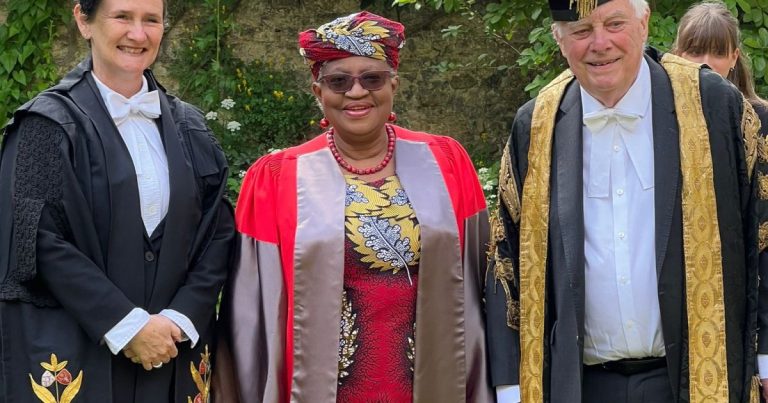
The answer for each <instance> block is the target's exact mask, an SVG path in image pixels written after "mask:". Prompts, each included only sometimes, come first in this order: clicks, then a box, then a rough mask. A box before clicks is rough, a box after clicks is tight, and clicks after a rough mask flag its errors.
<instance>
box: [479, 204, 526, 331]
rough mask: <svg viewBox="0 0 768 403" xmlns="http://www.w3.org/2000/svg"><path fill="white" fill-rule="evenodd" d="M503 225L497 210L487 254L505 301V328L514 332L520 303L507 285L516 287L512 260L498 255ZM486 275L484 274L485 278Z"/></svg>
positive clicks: (492, 217) (492, 219) (503, 236)
mask: <svg viewBox="0 0 768 403" xmlns="http://www.w3.org/2000/svg"><path fill="white" fill-rule="evenodd" d="M505 237H506V236H505V233H504V224H503V223H502V221H501V217H499V210H498V209H497V210H496V212H495V213H493V214H492V215H491V247H490V249H489V252H488V260H489V262H490V261H491V260H493V262H494V265H493V278H494V280H495V282H496V283H498V284H501V287H502V289H503V290H504V297H505V299H506V301H507V304H506V305H507V326H509V327H510V328H512V329H514V330H519V329H520V308H519V307H520V302H519V301H517V300H516V299H515V298H514V297H513V296H512V291H511V290H510V288H509V284H510V283H511V284H513V285H515V286H517V280H516V279H515V267H514V264H513V263H512V259H510V258H508V257H502V256H501V253H499V247H498V246H499V242H501V241H503V240H504V239H505ZM487 275H488V273H487V272H486V276H487Z"/></svg>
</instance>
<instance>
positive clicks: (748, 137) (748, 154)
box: [741, 98, 765, 200]
mask: <svg viewBox="0 0 768 403" xmlns="http://www.w3.org/2000/svg"><path fill="white" fill-rule="evenodd" d="M743 102H744V113H743V114H742V115H741V132H742V133H743V135H744V157H745V159H746V161H747V175H748V176H749V179H750V180H751V179H752V172H753V171H754V170H755V162H757V145H758V142H759V140H758V138H759V134H758V132H759V131H760V118H759V117H758V116H757V113H756V112H755V109H754V108H753V107H752V104H750V103H749V101H747V99H746V98H745V99H744V101H743ZM763 200H765V199H763Z"/></svg>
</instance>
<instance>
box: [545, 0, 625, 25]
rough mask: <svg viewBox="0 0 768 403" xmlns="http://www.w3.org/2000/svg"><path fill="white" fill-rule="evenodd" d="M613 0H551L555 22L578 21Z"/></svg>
mask: <svg viewBox="0 0 768 403" xmlns="http://www.w3.org/2000/svg"><path fill="white" fill-rule="evenodd" d="M609 1H611V0H549V9H550V10H551V11H552V20H553V21H578V20H579V19H581V18H584V17H586V16H588V15H589V14H590V13H591V12H592V10H594V9H595V8H596V7H597V6H599V5H601V4H603V3H607V2H609Z"/></svg>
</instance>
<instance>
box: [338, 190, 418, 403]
mask: <svg viewBox="0 0 768 403" xmlns="http://www.w3.org/2000/svg"><path fill="white" fill-rule="evenodd" d="M345 180H346V196H345V200H344V205H345V210H344V212H345V223H344V224H345V225H344V226H345V236H346V237H345V245H344V246H345V252H344V255H345V256H344V291H343V294H342V314H341V323H340V337H339V386H338V395H337V401H338V402H382V403H384V402H386V403H395V402H411V401H412V400H413V368H414V362H413V360H414V357H415V351H414V347H415V342H414V340H415V337H414V331H415V323H416V290H417V281H418V272H417V271H418V266H419V253H420V251H419V249H420V247H419V224H418V221H417V220H416V214H415V213H414V211H413V207H412V206H411V204H410V202H409V200H408V196H407V195H406V194H405V191H404V190H403V187H402V186H401V185H400V181H398V179H397V176H390V177H388V178H384V179H381V180H378V181H375V182H372V183H366V182H363V181H361V180H359V179H357V178H355V177H351V176H346V177H345Z"/></svg>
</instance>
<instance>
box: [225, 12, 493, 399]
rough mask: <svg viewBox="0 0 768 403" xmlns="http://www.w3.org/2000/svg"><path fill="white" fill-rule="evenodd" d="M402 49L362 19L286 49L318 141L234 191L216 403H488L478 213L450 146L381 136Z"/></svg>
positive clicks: (482, 214) (396, 27) (331, 26)
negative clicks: (315, 112)
mask: <svg viewBox="0 0 768 403" xmlns="http://www.w3.org/2000/svg"><path fill="white" fill-rule="evenodd" d="M404 39H405V36H404V33H403V26H402V25H401V24H400V23H398V22H395V21H391V20H388V19H386V18H383V17H380V16H378V15H374V14H371V13H368V12H359V13H355V14H351V15H348V16H345V17H341V18H337V19H335V20H333V21H332V22H330V23H327V24H324V25H322V26H320V27H319V28H317V29H311V30H308V31H305V32H302V33H301V34H300V35H299V46H300V48H301V54H302V55H303V56H304V57H305V58H306V60H307V61H308V62H309V66H310V68H311V72H312V77H313V82H312V92H313V93H314V94H315V96H316V97H317V100H318V102H319V103H320V105H321V106H322V110H323V113H324V114H325V118H323V120H322V125H323V126H324V127H326V128H327V129H328V130H327V131H326V132H325V133H323V134H321V135H319V136H318V137H316V138H314V139H312V140H310V141H308V142H306V143H304V144H302V145H299V146H297V147H293V148H289V149H287V150H283V151H280V152H277V153H274V154H270V155H266V156H264V157H262V158H260V159H259V160H258V161H257V162H256V163H255V164H254V165H253V166H252V167H251V168H250V169H249V170H248V173H247V175H246V177H245V180H244V183H243V188H242V192H241V194H240V199H239V200H238V203H237V211H236V220H237V227H238V229H239V231H241V232H242V235H243V243H242V256H241V259H240V265H239V268H238V269H237V271H236V274H235V275H234V277H233V279H232V282H231V283H230V285H229V286H228V287H227V292H226V293H225V297H224V300H223V303H222V313H221V316H222V324H223V325H225V329H224V332H225V333H224V334H223V335H222V340H223V341H224V342H225V344H228V346H229V348H230V349H231V356H230V357H229V358H230V359H229V360H223V359H224V358H225V357H224V356H221V358H222V361H225V362H221V364H220V365H218V366H217V371H218V372H217V373H218V375H217V380H216V386H218V388H217V390H218V391H217V392H216V393H217V396H219V397H220V399H221V400H220V401H225V402H228V403H232V402H244V403H246V402H247V403H256V402H288V401H292V402H306V403H315V402H319V403H330V402H380V401H386V402H403V403H405V402H414V401H415V402H441V403H451V402H453V403H459V402H465V401H468V402H479V403H485V402H491V401H493V395H492V394H491V390H490V387H489V384H488V381H487V376H486V365H487V363H486V352H485V331H484V329H485V326H484V324H483V318H482V307H481V304H482V285H483V273H484V266H485V264H486V254H485V251H486V241H487V236H488V223H487V213H486V208H485V200H484V197H483V192H482V189H481V187H480V184H479V181H478V179H477V175H476V174H475V170H474V167H473V166H472V162H471V161H470V159H469V156H468V155H467V153H466V152H465V151H464V149H463V148H462V147H461V145H459V143H458V142H456V141H455V140H453V139H451V138H450V137H445V136H436V135H432V134H427V133H420V132H415V131H411V130H408V129H405V128H403V127H400V126H396V125H395V124H394V121H395V116H394V114H393V112H392V107H393V101H394V95H395V93H396V90H397V88H398V86H399V84H400V77H399V76H398V75H397V68H398V64H399V51H400V48H401V46H402V45H403V43H404ZM226 361H228V362H226ZM227 367H229V368H230V369H229V371H230V373H227V372H226V371H225V369H224V368H227Z"/></svg>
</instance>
